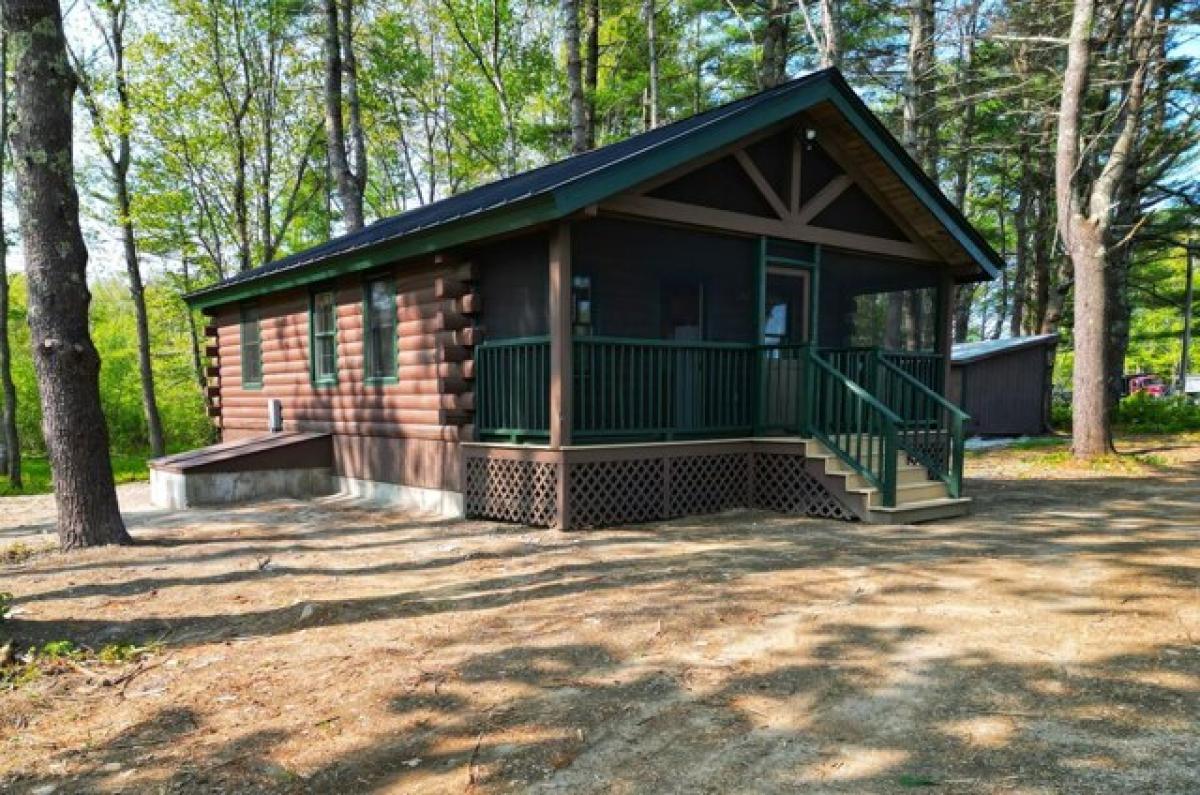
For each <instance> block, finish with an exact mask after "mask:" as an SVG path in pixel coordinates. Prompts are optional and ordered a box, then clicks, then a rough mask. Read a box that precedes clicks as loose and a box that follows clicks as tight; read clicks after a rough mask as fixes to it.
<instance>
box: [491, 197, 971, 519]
mask: <svg viewBox="0 0 1200 795" xmlns="http://www.w3.org/2000/svg"><path fill="white" fill-rule="evenodd" d="M643 235H644V236H645V237H644V238H642V239H639V237H640V236H643ZM550 250H551V253H550V262H549V269H548V277H549V278H548V282H547V285H546V286H547V294H548V297H549V301H548V312H547V317H546V321H547V322H546V332H547V333H542V334H525V335H520V336H510V337H506V338H500V339H491V340H490V341H488V342H485V343H483V344H482V345H480V346H479V347H478V348H477V349H476V351H475V378H476V383H475V390H476V416H475V425H476V433H477V438H478V444H476V445H473V446H471V445H469V446H468V448H469V449H468V452H467V457H468V462H467V464H468V466H467V481H468V483H467V492H468V501H470V492H471V484H470V481H471V470H472V466H474V467H475V468H476V469H479V467H481V466H482V465H481V464H474V465H473V464H472V463H471V462H472V459H478V458H481V457H491V458H499V459H502V460H504V461H508V462H510V463H509V464H505V465H502V466H501V468H505V467H506V468H507V469H509V470H514V469H515V468H516V467H517V464H515V463H511V462H516V461H527V462H541V463H544V464H546V465H547V468H546V470H545V475H544V477H545V478H550V476H551V475H550V473H551V472H553V473H554V475H553V476H554V478H560V477H568V475H564V474H562V473H560V472H559V471H558V469H556V467H559V468H560V469H562V470H565V471H567V472H568V473H569V471H570V469H571V465H570V462H571V461H581V462H584V461H586V462H591V464H590V469H591V470H595V469H596V465H597V464H598V463H600V462H601V461H605V460H607V461H608V462H609V463H608V464H606V465H605V467H602V468H604V469H607V470H608V471H609V474H610V475H611V474H612V473H614V472H616V471H617V469H621V468H622V465H618V464H617V463H616V462H618V461H625V462H626V464H625V465H623V469H624V470H625V471H631V469H630V465H629V464H628V462H630V461H633V460H635V459H636V460H638V461H642V462H645V461H646V460H652V461H654V462H656V463H654V464H653V465H652V466H661V467H669V466H670V463H669V462H671V461H674V462H675V463H676V467H677V468H678V464H679V459H680V456H681V455H682V454H683V453H689V454H695V455H701V456H703V457H707V459H709V467H708V468H709V469H714V468H715V469H717V470H726V471H725V478H726V479H729V477H730V475H729V472H728V467H729V466H734V467H735V468H736V469H738V471H739V472H742V471H750V472H754V471H756V469H755V468H756V464H755V461H756V456H755V451H756V450H758V449H759V448H760V447H762V444H765V443H767V442H770V443H771V444H770V449H771V453H770V454H769V456H771V457H778V456H780V455H784V456H786V455H793V456H796V457H797V465H798V466H799V467H801V468H802V469H804V470H805V472H804V477H801V478H800V480H803V481H804V482H803V483H801V482H799V481H797V482H793V483H790V484H789V483H780V484H778V488H779V489H782V490H784V491H795V490H797V489H799V490H805V489H808V490H810V491H813V490H816V491H821V492H829V493H830V495H832V494H834V493H836V492H838V491H839V490H840V491H845V490H846V489H847V488H850V489H853V488H855V487H858V488H859V489H860V491H862V492H864V493H865V492H867V491H873V492H874V494H873V495H871V496H870V497H869V499H868V500H866V501H865V502H869V503H870V504H869V505H867V504H865V502H864V505H862V506H860V507H861V508H862V510H860V511H853V510H850V511H847V514H854V515H858V516H859V518H866V516H867V515H868V514H869V513H870V509H871V508H873V507H874V508H881V509H882V508H893V507H895V506H896V505H897V504H898V503H899V502H903V500H904V497H905V495H906V494H907V495H908V496H910V497H912V496H915V495H917V494H918V492H917V491H915V490H914V488H915V487H916V486H919V485H921V483H920V482H923V481H925V480H932V481H934V482H936V483H939V484H942V487H943V491H944V493H945V494H946V495H947V496H948V497H950V498H951V499H957V498H958V497H960V496H961V467H962V419H963V417H962V414H961V412H959V411H958V410H957V409H956V408H955V407H954V406H953V405H951V404H950V403H948V402H947V401H946V400H945V399H944V397H943V389H944V385H945V383H946V369H947V366H948V358H947V356H946V351H947V350H948V346H949V333H948V318H949V312H948V306H949V300H950V295H951V290H952V287H953V286H952V283H951V280H950V278H949V277H948V276H947V275H946V274H944V273H943V272H942V271H939V270H938V269H936V268H932V267H927V266H922V265H920V264H917V263H908V262H904V261H901V260H890V261H889V260H887V259H886V258H883V257H880V256H878V255H867V254H856V253H851V252H845V251H841V250H832V249H831V250H823V249H822V247H821V246H819V245H816V244H807V243H804V244H801V243H795V242H784V241H776V240H772V239H769V238H766V237H760V238H758V239H747V238H734V237H729V236H721V235H715V234H713V235H708V234H705V233H699V232H697V231H696V230H680V229H671V228H665V227H661V226H656V227H648V225H645V224H641V223H636V222H629V221H626V220H624V219H620V220H618V219H606V218H601V219H594V220H590V221H587V222H584V223H579V224H574V225H570V226H567V225H564V226H562V227H560V228H559V229H558V230H557V231H556V233H555V234H554V237H553V239H552V242H551V245H550ZM631 252H636V253H631ZM535 325H536V323H535ZM756 441H757V442H759V443H760V444H759V445H758V446H757V447H756V446H755V445H754V442H756ZM788 442H791V443H792V444H791V446H790V447H789V446H788V445H787V443H788ZM722 443H724V445H722ZM810 444H811V446H810ZM747 445H749V446H747ZM726 447H728V450H726V449H725V448H726ZM589 448H590V449H589ZM762 449H766V448H762ZM497 451H502V452H497ZM714 455H716V456H725V457H726V459H722V460H712V456H714ZM731 455H732V456H735V457H737V456H741V458H738V459H737V460H738V461H739V462H740V463H737V464H730V463H729V462H730V460H732V459H728V456H731ZM743 459H744V460H743ZM770 460H775V458H770ZM777 463H778V462H777ZM814 464H816V466H814ZM775 468H776V470H778V467H777V466H776V467H775ZM634 469H636V468H634ZM918 475H919V476H920V477H918ZM810 476H811V477H810ZM613 477H616V480H617V481H620V482H623V481H621V478H622V477H624V476H623V475H622V476H620V477H617V476H615V475H614V476H613ZM648 477H649V473H647V472H645V471H642V472H641V475H640V476H638V478H640V479H642V480H645V479H647V478H648ZM656 477H657V478H658V479H659V480H660V481H662V483H661V484H660V486H661V488H660V490H661V489H668V488H669V483H670V481H671V478H670V476H669V475H663V476H661V477H660V476H658V475H657V474H656ZM744 477H748V478H749V479H750V480H755V479H756V478H755V477H754V475H748V476H741V475H739V476H737V477H735V478H733V479H734V480H735V481H737V482H741V480H742V479H743V478H744ZM638 478H635V480H637V479H638ZM806 478H807V480H806ZM612 479H613V478H612V477H610V478H609V480H612ZM693 479H694V477H693ZM759 480H761V479H759ZM808 481H811V483H810V482H808ZM593 485H595V484H593ZM762 485H763V484H762V483H761V482H760V483H758V487H759V490H760V491H761V489H762ZM909 487H913V488H909ZM630 488H635V484H634V483H633V482H632V481H631V482H629V483H625V484H624V485H623V486H620V487H617V488H615V490H616V491H622V490H623V491H624V492H626V493H628V492H629V490H630ZM696 488H700V489H711V488H712V484H708V485H697V486H696ZM906 488H907V489H908V491H907V492H906ZM552 491H558V492H561V493H563V494H568V495H569V493H570V485H569V484H565V485H562V487H561V488H558V489H552ZM928 492H929V490H928V489H926V490H924V491H922V492H920V494H926V493H928ZM546 493H547V494H549V493H550V492H546ZM843 496H845V495H843ZM860 496H861V495H860ZM613 499H617V498H616V497H613ZM660 499H661V500H666V503H669V502H670V498H669V497H664V496H663V495H657V496H655V497H653V498H652V499H651V502H654V503H656V504H657V501H659V500H660ZM740 502H741V503H747V502H749V503H752V504H754V503H759V502H762V500H761V499H757V500H746V499H742V500H740ZM818 502H819V503H821V504H822V505H824V504H825V502H826V500H825V495H820V499H819V500H818ZM666 503H664V504H666ZM557 507H558V510H559V514H558V518H559V520H560V521H561V520H562V516H563V514H564V513H565V512H569V511H570V510H571V508H570V506H568V505H566V504H565V503H564V504H562V505H559V506H557ZM822 510H825V509H822ZM635 513H636V512H635ZM670 513H671V511H669V510H667V509H666V508H664V509H663V511H660V512H658V513H654V514H653V515H652V516H650V515H647V516H646V518H660V517H661V516H663V515H670ZM636 515H637V516H641V513H637V514H636ZM523 521H528V518H525V519H523ZM534 523H538V522H534Z"/></svg>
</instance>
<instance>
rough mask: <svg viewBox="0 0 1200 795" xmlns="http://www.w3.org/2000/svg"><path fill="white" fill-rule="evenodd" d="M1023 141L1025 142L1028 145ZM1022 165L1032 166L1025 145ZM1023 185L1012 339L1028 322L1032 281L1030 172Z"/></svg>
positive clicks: (1025, 173) (1020, 186) (1017, 219)
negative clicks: (1027, 287)
mask: <svg viewBox="0 0 1200 795" xmlns="http://www.w3.org/2000/svg"><path fill="white" fill-rule="evenodd" d="M1025 140H1027V139H1025V138H1024V137H1022V141H1025ZM1020 162H1021V163H1028V162H1029V147H1028V145H1025V144H1023V145H1022V146H1021V149H1020ZM1021 173H1022V176H1021V181H1020V182H1019V183H1017V185H1018V187H1017V191H1018V193H1019V195H1018V196H1017V208H1016V212H1015V213H1014V214H1013V228H1014V230H1015V232H1016V238H1017V239H1016V247H1017V250H1016V255H1017V267H1016V270H1015V271H1014V273H1013V283H1012V313H1011V314H1010V315H1009V321H1008V333H1009V336H1012V337H1019V336H1021V327H1022V324H1023V323H1024V322H1025V308H1026V303H1027V299H1026V293H1027V289H1026V283H1027V282H1028V281H1029V260H1030V230H1029V226H1030V224H1029V220H1030V219H1029V216H1030V214H1031V211H1030V207H1031V203H1032V199H1033V191H1034V185H1033V180H1032V179H1030V178H1029V175H1030V171H1029V170H1028V169H1024V170H1023V171H1022V172H1021Z"/></svg>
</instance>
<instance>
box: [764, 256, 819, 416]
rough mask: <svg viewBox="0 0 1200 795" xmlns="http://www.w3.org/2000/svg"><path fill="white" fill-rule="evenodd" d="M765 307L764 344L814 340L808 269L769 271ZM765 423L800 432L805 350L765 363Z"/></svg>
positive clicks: (778, 354)
mask: <svg viewBox="0 0 1200 795" xmlns="http://www.w3.org/2000/svg"><path fill="white" fill-rule="evenodd" d="M766 277H767V278H766V285H765V286H766V290H765V291H764V295H763V297H764V299H765V301H764V306H763V312H764V314H763V326H762V328H763V339H762V341H763V344H765V345H779V346H791V345H803V344H804V343H807V342H809V341H810V339H811V338H812V328H811V326H812V320H811V306H812V304H811V303H810V293H809V290H810V289H811V279H812V274H811V272H810V271H808V270H806V269H798V268H771V267H769V268H767V273H766ZM763 365H764V367H763V379H764V383H763V387H764V389H763V397H764V401H763V424H764V425H765V426H766V427H768V428H778V429H781V430H785V431H789V432H797V431H799V430H800V427H799V426H800V423H801V419H802V416H803V412H802V408H801V407H802V405H803V404H802V401H803V399H804V383H803V379H804V350H803V349H800V348H788V347H782V348H780V349H779V350H777V351H772V352H770V353H768V354H767V356H766V357H765V358H764V361H763Z"/></svg>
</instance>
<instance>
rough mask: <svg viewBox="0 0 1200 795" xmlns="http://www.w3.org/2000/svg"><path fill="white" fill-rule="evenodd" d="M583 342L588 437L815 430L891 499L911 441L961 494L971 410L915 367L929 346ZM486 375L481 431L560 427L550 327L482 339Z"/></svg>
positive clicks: (581, 392)
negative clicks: (553, 412)
mask: <svg viewBox="0 0 1200 795" xmlns="http://www.w3.org/2000/svg"><path fill="white" fill-rule="evenodd" d="M572 346H573V347H572V354H573V363H574V382H573V395H574V397H573V400H574V402H573V415H574V423H573V428H572V432H573V435H574V437H575V438H576V439H577V440H578V441H580V442H585V443H586V442H588V441H598V440H624V439H629V440H633V439H678V438H705V437H716V436H732V435H746V436H749V435H763V434H770V433H782V434H789V435H792V434H795V435H805V436H811V437H814V438H816V439H818V440H820V441H821V442H823V443H824V444H825V445H826V446H827V447H828V448H829V449H830V450H831V451H832V452H833V453H834V454H835V455H837V456H838V457H839V458H840V459H841V460H842V461H844V462H845V463H846V464H847V465H848V466H849V467H850V468H851V469H852V470H853V471H855V472H857V473H859V474H861V475H862V476H863V478H864V479H865V480H867V481H868V482H869V483H870V484H871V485H873V486H875V487H876V488H878V489H879V490H880V491H881V492H882V496H883V501H884V505H888V506H890V505H894V504H895V499H896V468H897V458H898V456H899V455H900V454H901V452H903V454H904V455H906V456H907V457H908V458H909V459H910V460H912V461H914V462H916V463H919V464H920V465H921V466H923V467H925V468H926V469H927V470H928V471H929V473H930V475H931V477H935V478H939V479H941V480H942V481H944V482H945V483H946V484H947V486H948V489H949V492H950V494H951V496H955V497H957V496H959V495H960V494H961V489H962V465H963V426H964V422H965V420H966V414H964V413H963V412H962V411H960V410H959V409H958V408H957V407H956V406H954V405H953V404H952V403H950V402H949V401H947V400H946V399H945V398H943V397H942V396H941V395H940V394H938V393H937V392H936V391H934V390H933V389H931V388H930V387H929V386H928V385H927V384H925V383H923V381H922V380H921V378H920V377H919V375H914V374H913V373H912V372H909V370H908V369H907V368H906V367H905V365H906V364H908V365H911V366H921V367H925V366H926V365H925V364H924V362H926V361H929V360H930V357H928V356H926V355H918V356H915V357H912V358H909V359H907V360H905V359H901V360H900V362H899V363H897V361H896V360H895V358H894V357H895V355H894V354H891V353H887V352H882V351H879V350H877V349H871V348H855V349H838V350H833V351H818V350H817V349H815V348H813V347H811V346H807V345H784V346H771V345H754V344H749V343H720V342H679V341H673V340H641V339H623V338H613V337H579V338H576V339H575V340H573V342H572ZM902 356H905V357H909V356H910V355H909V354H902ZM938 366H939V367H940V362H939V363H938ZM923 372H924V374H926V375H928V374H930V373H932V370H931V369H927V370H925V371H923ZM476 384H477V393H476V398H477V404H476V425H477V427H478V429H479V433H480V435H481V437H483V438H488V439H497V438H501V439H508V440H511V441H523V440H530V441H540V440H543V439H545V438H547V437H548V435H549V427H550V422H549V403H550V340H549V338H548V337H544V336H542V337H526V338H521V339H513V340H496V341H488V342H485V343H483V344H482V345H479V346H478V347H477V348H476Z"/></svg>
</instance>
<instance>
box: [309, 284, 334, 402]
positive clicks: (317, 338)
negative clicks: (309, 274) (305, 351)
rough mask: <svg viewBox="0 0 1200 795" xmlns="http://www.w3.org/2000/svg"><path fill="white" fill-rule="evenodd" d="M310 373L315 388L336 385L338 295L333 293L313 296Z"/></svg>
mask: <svg viewBox="0 0 1200 795" xmlns="http://www.w3.org/2000/svg"><path fill="white" fill-rule="evenodd" d="M308 328H309V359H310V361H309V372H310V373H311V374H312V382H313V385H314V386H328V385H331V384H336V383H337V380H338V375H337V294H336V293H335V292H334V291H333V290H325V291H323V292H319V293H313V295H312V300H311V302H310V303H309V308H308Z"/></svg>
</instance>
